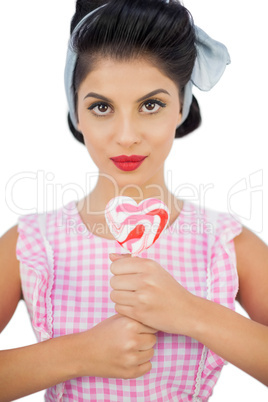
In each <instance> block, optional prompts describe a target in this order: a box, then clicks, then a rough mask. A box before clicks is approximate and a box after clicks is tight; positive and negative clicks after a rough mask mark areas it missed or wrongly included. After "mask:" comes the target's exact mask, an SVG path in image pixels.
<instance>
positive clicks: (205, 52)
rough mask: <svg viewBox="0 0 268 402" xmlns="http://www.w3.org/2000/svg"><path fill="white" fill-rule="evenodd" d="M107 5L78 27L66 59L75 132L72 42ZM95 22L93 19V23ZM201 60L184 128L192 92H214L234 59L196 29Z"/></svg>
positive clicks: (194, 74) (188, 95)
mask: <svg viewBox="0 0 268 402" xmlns="http://www.w3.org/2000/svg"><path fill="white" fill-rule="evenodd" d="M105 5H106V4H104V5H102V6H100V7H98V8H96V9H95V10H93V11H91V12H90V13H88V14H87V15H86V16H85V17H84V18H83V19H82V20H81V21H80V22H79V23H78V25H77V26H76V27H75V29H74V31H73V33H72V36H71V38H70V41H69V45H68V52H67V58H66V65H65V72H64V82H65V91H66V95H67V101H68V105H69V112H70V118H71V121H72V123H73V125H74V127H75V128H77V118H76V112H75V100H74V91H73V75H74V70H75V66H76V62H77V54H76V53H75V52H74V50H73V46H72V41H73V38H74V35H75V34H76V32H77V31H78V30H79V29H80V27H81V26H82V25H83V23H84V22H85V20H87V19H88V18H89V17H90V16H91V15H93V14H94V13H95V12H96V11H97V10H100V9H101V8H102V7H104V6H105ZM93 21H94V18H93V19H92V22H93ZM195 35H196V42H195V43H196V49H197V57H196V61H195V65H194V69H193V72H192V75H191V79H190V81H189V82H188V83H187V84H186V86H185V93H184V102H183V109H182V120H181V122H180V125H181V124H182V123H183V122H184V121H185V120H186V118H187V116H188V114H189V110H190V107H191V104H192V98H193V95H192V88H193V85H194V86H196V87H197V88H198V89H200V90H201V91H210V89H212V88H213V87H214V85H215V84H217V82H218V81H219V80H220V78H221V76H222V74H223V73H224V70H225V68H226V65H228V64H230V62H231V60H230V56H229V53H228V50H227V48H226V47H225V46H224V45H223V44H222V43H220V42H218V41H216V40H214V39H212V38H210V36H208V35H207V34H206V33H205V32H204V31H203V30H202V29H200V28H198V27H197V26H195ZM178 127H179V126H178Z"/></svg>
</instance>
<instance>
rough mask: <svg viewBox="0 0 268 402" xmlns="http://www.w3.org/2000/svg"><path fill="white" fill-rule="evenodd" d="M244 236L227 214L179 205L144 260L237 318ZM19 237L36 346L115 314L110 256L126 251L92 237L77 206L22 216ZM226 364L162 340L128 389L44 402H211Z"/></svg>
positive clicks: (57, 391) (106, 387)
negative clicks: (238, 251)
mask: <svg viewBox="0 0 268 402" xmlns="http://www.w3.org/2000/svg"><path fill="white" fill-rule="evenodd" d="M241 230H242V225H241V224H240V223H239V222H238V221H237V219H235V218H234V217H232V216H231V215H229V214H227V213H223V212H216V211H213V210H210V209H202V208H199V207H198V206H197V205H195V204H193V203H192V202H189V201H187V200H185V201H184V206H183V210H182V211H181V213H180V215H179V217H178V218H177V219H176V221H175V222H174V223H173V224H172V225H171V226H170V227H169V228H168V229H166V230H165V231H164V232H163V233H162V235H161V236H160V238H159V239H158V241H157V242H156V243H155V244H154V245H153V246H152V247H151V248H149V249H148V250H146V251H144V252H142V253H141V254H140V257H143V258H150V259H153V260H155V261H157V262H158V263H160V264H161V266H162V267H164V268H165V269H166V270H168V271H169V272H170V274H171V275H173V277H174V278H176V280H177V281H179V282H180V283H181V284H182V285H183V286H184V287H185V288H186V289H188V290H189V291H190V292H192V293H193V294H195V295H197V296H200V297H203V298H207V299H210V300H213V301H214V302H216V303H220V304H222V305H224V306H227V307H229V308H230V309H234V307H235V297H236V294H237V291H238V277H237V271H236V255H235V249H234V243H233V239H234V237H235V236H237V235H238V234H240V233H241ZM18 232H19V237H18V242H17V249H16V251H17V258H18V259H19V260H20V272H21V281H22V289H23V295H24V300H25V303H26V305H27V308H28V311H29V315H30V318H31V322H32V326H33V329H34V332H35V334H36V336H37V340H38V341H44V340H46V339H50V338H52V337H58V336H61V335H65V334H72V333H76V332H79V331H85V330H88V329H90V328H92V327H93V326H95V325H96V324H98V323H99V322H100V321H102V320H105V319H106V318H108V317H110V316H112V315H114V314H115V310H114V303H113V302H112V301H111V300H110V291H111V288H110V285H109V280H110V278H111V273H110V269H109V268H110V264H111V261H110V259H109V253H111V252H117V253H122V252H125V251H124V249H122V248H121V246H119V244H118V243H117V242H116V241H115V240H107V239H104V238H102V237H100V236H97V235H93V234H92V233H90V232H89V230H88V228H86V226H85V225H84V223H83V221H82V219H81V217H80V215H79V212H78V210H77V207H76V201H71V202H69V203H68V204H67V205H65V206H63V207H61V208H59V209H57V210H56V211H50V212H47V213H43V214H30V215H24V216H20V217H19V220H18ZM118 336H120V334H118ZM40 363H41V362H40ZM225 363H226V362H225V361H224V360H223V359H222V358H221V357H220V356H218V355H216V354H215V353H213V352H212V351H210V350H208V349H207V348H206V347H205V346H203V345H202V344H201V343H199V342H197V341H196V340H195V339H192V338H190V337H187V336H180V335H173V334H166V333H163V332H158V333H157V344H156V345H155V355H154V357H153V359H152V370H151V371H150V372H149V373H148V374H146V375H144V376H143V377H140V378H137V379H131V380H122V379H107V378H98V377H83V378H75V379H73V380H71V381H67V382H65V383H62V384H58V385H57V386H55V387H52V388H49V389H48V390H47V391H46V394H45V400H46V401H91V402H94V401H101V402H111V401H116V402H128V401H131V402H136V401H138V402H152V401H157V402H162V401H163V402H164V401H173V402H175V401H180V402H184V401H194V402H201V401H207V400H208V398H209V397H210V396H211V394H212V392H213V387H214V385H215V384H216V382H217V380H218V377H219V374H220V372H221V369H222V367H223V366H224V364H225Z"/></svg>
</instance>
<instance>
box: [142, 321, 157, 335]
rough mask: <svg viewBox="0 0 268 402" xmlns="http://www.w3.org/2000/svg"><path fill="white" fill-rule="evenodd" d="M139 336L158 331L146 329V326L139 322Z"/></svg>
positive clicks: (150, 328)
mask: <svg viewBox="0 0 268 402" xmlns="http://www.w3.org/2000/svg"><path fill="white" fill-rule="evenodd" d="M140 325H141V326H140V328H139V334H156V333H157V332H158V329H156V328H152V327H148V325H144V324H142V323H141V322H140Z"/></svg>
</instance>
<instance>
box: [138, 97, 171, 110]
mask: <svg viewBox="0 0 268 402" xmlns="http://www.w3.org/2000/svg"><path fill="white" fill-rule="evenodd" d="M164 107H166V104H165V103H163V102H161V101H160V100H158V99H149V100H147V101H146V102H144V103H143V105H142V107H141V110H142V112H145V113H147V114H155V113H158V112H159V111H160V109H162V108H164ZM148 112H149V113H148Z"/></svg>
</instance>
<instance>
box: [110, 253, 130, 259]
mask: <svg viewBox="0 0 268 402" xmlns="http://www.w3.org/2000/svg"><path fill="white" fill-rule="evenodd" d="M126 257H131V254H117V253H110V254H109V258H110V260H111V261H116V260H118V259H119V258H126Z"/></svg>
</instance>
